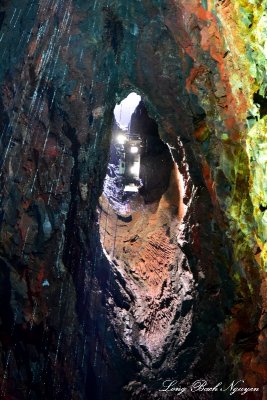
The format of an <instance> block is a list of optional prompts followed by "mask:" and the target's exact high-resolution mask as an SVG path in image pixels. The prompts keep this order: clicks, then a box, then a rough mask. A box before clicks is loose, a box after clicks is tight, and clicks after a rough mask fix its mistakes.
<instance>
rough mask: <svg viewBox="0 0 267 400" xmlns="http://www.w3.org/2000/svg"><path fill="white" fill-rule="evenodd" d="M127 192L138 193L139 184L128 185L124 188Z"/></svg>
mask: <svg viewBox="0 0 267 400" xmlns="http://www.w3.org/2000/svg"><path fill="white" fill-rule="evenodd" d="M124 191H125V192H133V193H138V186H136V185H126V186H125V188H124Z"/></svg>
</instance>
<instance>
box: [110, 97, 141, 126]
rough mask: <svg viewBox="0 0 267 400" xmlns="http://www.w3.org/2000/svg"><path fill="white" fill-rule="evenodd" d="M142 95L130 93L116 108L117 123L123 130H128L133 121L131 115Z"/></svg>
mask: <svg viewBox="0 0 267 400" xmlns="http://www.w3.org/2000/svg"><path fill="white" fill-rule="evenodd" d="M140 100H141V97H140V96H139V95H138V94H137V93H134V92H132V93H130V94H129V95H128V96H127V97H126V98H125V99H124V100H122V102H121V103H120V104H117V105H116V107H115V109H114V115H115V119H116V122H117V124H118V125H119V127H120V128H121V129H123V130H127V129H128V127H129V124H130V121H131V116H132V114H133V112H134V110H135V109H136V107H137V106H138V104H139V103H140Z"/></svg>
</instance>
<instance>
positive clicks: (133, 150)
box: [130, 146, 138, 154]
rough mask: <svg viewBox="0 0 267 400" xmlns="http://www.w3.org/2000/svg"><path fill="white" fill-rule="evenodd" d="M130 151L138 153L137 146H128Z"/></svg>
mask: <svg viewBox="0 0 267 400" xmlns="http://www.w3.org/2000/svg"><path fill="white" fill-rule="evenodd" d="M130 152H131V153H132V154H136V153H138V147H137V146H132V147H131V148H130Z"/></svg>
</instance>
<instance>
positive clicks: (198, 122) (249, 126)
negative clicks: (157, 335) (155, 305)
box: [0, 0, 267, 400]
mask: <svg viewBox="0 0 267 400" xmlns="http://www.w3.org/2000/svg"><path fill="white" fill-rule="evenodd" d="M265 9H266V1H257V0H254V1H253V0H250V1H245V0H232V1H230V0H229V1H228V0H225V1H209V0H207V1H197V0H190V1H188V0H180V1H175V0H165V1H161V0H151V1H142V2H140V1H137V0H132V1H131V2H127V1H112V0H110V1H101V0H99V1H89V0H88V1H87V0H61V1H59V0H42V1H39V2H37V1H36V2H31V1H26V0H23V1H21V0H12V1H2V3H1V5H0V23H1V34H0V35H1V36H0V53H1V57H2V61H1V73H0V77H1V118H0V124H1V145H0V151H1V175H0V180H1V214H0V216H1V250H0V257H1V259H0V261H1V270H0V276H1V281H0V286H1V292H0V296H1V311H0V317H1V326H0V339H1V360H0V369H1V396H2V397H3V398H15V399H26V398H30V399H38V400H39V399H48V398H49V399H54V398H56V397H58V396H59V395H60V396H62V398H65V399H100V398H101V399H102V398H103V399H104V398H105V399H106V398H109V399H116V400H117V399H120V398H122V399H123V398H131V399H133V398H136V397H137V396H139V397H138V398H140V399H141V398H144V399H148V398H151V399H152V398H157V396H159V393H158V392H157V391H156V389H157V387H155V385H156V382H159V381H160V380H162V379H164V378H172V377H175V378H178V380H179V379H180V380H181V381H182V380H184V383H185V384H187V383H188V382H191V381H192V379H194V378H196V377H202V378H205V377H206V378H207V377H208V378H209V379H210V381H211V382H216V379H218V376H219V377H220V379H223V378H225V379H226V378H227V379H230V377H229V370H230V371H232V376H233V377H237V376H239V377H243V378H244V379H245V381H246V384H247V385H252V386H260V387H262V386H263V385H264V383H265V382H266V379H267V368H266V356H267V355H266V345H267V343H266V341H267V338H266V328H265V326H266V323H267V320H266V308H267V303H266V284H267V281H266V273H265V268H266V239H265V236H266V216H265V214H266V212H267V211H266V207H267V199H266V193H267V191H266V189H265V181H264V175H265V165H266V156H265V152H266V150H265V146H266V145H265V137H266V134H267V132H266V117H265V113H266V100H265V95H266V67H265V60H266V45H265V37H266V18H267V17H266V11H265ZM130 91H136V92H138V93H140V94H141V95H142V97H143V98H144V100H145V103H146V106H147V108H148V110H149V113H150V115H151V117H153V118H154V119H155V120H156V121H157V123H158V126H159V132H160V135H161V138H162V140H164V141H165V142H166V143H168V145H169V147H170V149H171V152H172V156H173V158H174V160H176V162H177V163H178V166H179V170H180V172H181V174H182V177H183V182H184V185H185V194H184V198H183V202H184V204H185V208H186V214H185V216H184V219H183V229H182V233H181V232H180V237H179V238H178V239H179V249H178V250H179V252H181V254H182V255H183V257H184V259H185V260H186V261H185V263H184V265H183V268H184V271H185V272H184V273H185V274H189V275H190V281H191V285H190V293H189V294H188V296H189V297H190V298H186V299H185V301H184V300H183V299H181V304H180V307H181V310H182V314H181V315H182V316H183V317H184V318H186V317H189V315H191V329H190V332H189V335H188V337H187V338H186V339H185V341H184V342H183V343H179V340H178V339H179V337H181V336H179V335H180V334H181V333H179V335H178V336H177V332H176V331H175V329H174V330H173V331H172V333H171V334H170V335H169V337H168V340H167V342H166V345H165V347H163V352H162V354H161V356H160V357H159V358H156V359H154V360H152V361H149V362H148V359H149V354H148V356H147V358H146V357H145V356H144V351H146V350H144V349H141V348H140V347H138V346H135V345H134V343H133V345H132V346H130V347H129V346H127V343H125V341H124V339H123V335H122V334H120V333H118V332H119V329H118V330H117V331H116V330H114V329H113V328H112V326H113V322H114V321H116V319H117V316H118V314H119V313H124V314H125V315H127V310H128V309H129V307H130V306H131V304H133V303H134V301H135V299H134V298H132V297H130V296H129V293H128V288H127V285H125V280H124V279H123V276H119V275H116V270H115V269H114V268H112V264H110V263H109V262H108V260H107V258H106V257H105V255H104V254H103V251H102V247H101V244H100V240H99V233H98V221H97V213H96V206H97V203H98V198H99V196H100V195H101V191H102V184H103V179H104V176H105V173H106V165H107V162H108V148H109V140H110V129H111V125H112V112H113V108H114V105H115V103H116V102H118V101H119V100H121V99H122V98H123V96H124V95H126V94H128V93H129V92H130ZM257 104H258V106H257ZM179 312H180V311H179ZM135 322H136V321H133V324H134V323H135ZM134 329H135V331H134V334H135V335H136V337H138V336H139V331H138V326H137V325H136V324H135V325H134ZM177 338H178V339H177ZM214 349H216V351H215V355H214V353H212V352H213V351H214ZM227 367H228V375H227ZM123 388H124V389H123ZM142 396H143V397H142ZM205 396H206V397H203V398H204V399H205V398H209V397H208V394H205ZM158 398H163V395H162V396H161V397H158ZM197 398H200V397H199V396H198V397H197ZM211 398H213V397H211ZM255 398H257V397H256V396H255ZM259 398H261V397H259Z"/></svg>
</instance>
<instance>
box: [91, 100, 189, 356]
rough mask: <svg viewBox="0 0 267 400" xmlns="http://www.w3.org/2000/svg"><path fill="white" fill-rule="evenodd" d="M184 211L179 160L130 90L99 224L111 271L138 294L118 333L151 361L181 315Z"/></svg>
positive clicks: (116, 126) (118, 110) (120, 112)
mask: <svg viewBox="0 0 267 400" xmlns="http://www.w3.org/2000/svg"><path fill="white" fill-rule="evenodd" d="M183 212H184V205H183V185H182V178H181V175H180V173H179V170H178V167H177V165H176V163H175V162H174V160H173V158H172V156H171V153H170V150H169V148H168V146H167V145H166V144H165V143H164V142H163V141H162V140H161V138H160V135H159V130H158V125H157V123H156V122H155V121H154V120H153V119H152V118H151V117H150V116H149V113H148V111H147V109H146V106H145V103H144V101H143V99H142V98H140V97H139V96H138V95H137V94H136V93H131V94H130V95H129V96H128V97H127V98H126V99H125V100H124V101H122V102H121V103H120V104H119V105H117V106H116V107H115V110H114V120H113V128H112V140H111V146H110V155H109V164H108V169H107V174H106V178H105V182H104V189H103V193H102V195H101V197H100V199H99V231H100V240H101V243H102V248H103V251H104V253H105V255H106V257H107V259H108V261H109V263H110V266H111V271H113V272H114V271H116V272H114V275H116V274H117V273H119V274H120V276H121V277H122V278H123V280H124V282H125V284H124V286H125V287H127V290H129V291H130V292H131V293H133V297H134V299H135V301H134V303H131V304H128V306H127V307H125V309H123V310H120V312H119V314H118V317H117V318H119V319H122V320H121V323H120V324H118V325H117V326H122V327H123V332H120V335H121V336H122V338H123V339H124V341H125V343H126V344H127V345H129V344H130V343H135V345H137V344H138V345H137V346H139V351H140V352H141V353H142V354H143V357H144V359H145V360H146V362H149V360H148V358H150V359H151V360H152V359H154V358H155V356H156V357H157V356H160V354H161V352H162V349H163V345H164V343H165V339H166V338H167V337H168V332H169V330H170V329H171V326H172V324H173V323H174V322H175V319H177V305H178V303H179V302H180V300H179V296H178V294H177V291H180V293H183V290H184V289H183V288H182V287H181V284H177V282H176V279H177V278H176V277H177V271H178V269H180V268H181V263H182V259H183V255H182V254H181V253H180V250H179V247H178V245H177V232H179V224H180V223H181V219H182V217H183ZM188 279H189V280H190V277H188ZM183 286H184V287H185V288H186V285H185V283H184V282H183ZM127 301H128V302H129V301H130V300H129V299H128V300H126V301H125V304H126V303H127ZM188 326H189V325H188ZM136 332H139V333H138V338H137V337H136Z"/></svg>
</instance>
